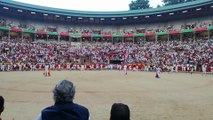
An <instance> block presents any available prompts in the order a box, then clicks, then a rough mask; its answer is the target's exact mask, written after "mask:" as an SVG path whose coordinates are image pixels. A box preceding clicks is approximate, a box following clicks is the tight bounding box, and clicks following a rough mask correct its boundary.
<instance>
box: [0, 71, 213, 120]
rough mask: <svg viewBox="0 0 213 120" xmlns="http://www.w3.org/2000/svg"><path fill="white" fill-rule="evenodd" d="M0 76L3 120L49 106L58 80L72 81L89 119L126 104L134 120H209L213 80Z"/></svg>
mask: <svg viewBox="0 0 213 120" xmlns="http://www.w3.org/2000/svg"><path fill="white" fill-rule="evenodd" d="M42 74H43V72H42V71H24V72H0V76H1V79H0V83H1V84H0V91H1V94H2V95H3V96H5V99H6V105H5V107H6V109H5V112H4V114H3V118H4V119H5V120H33V119H35V118H36V117H37V115H38V114H39V112H40V111H41V110H42V109H43V108H45V107H47V106H49V105H52V104H53V99H52V92H51V90H52V89H53V87H54V86H55V84H56V83H57V82H58V81H59V80H62V79H68V80H71V81H73V82H74V84H75V86H76V89H77V92H76V97H75V100H74V101H75V102H76V103H79V104H83V105H85V106H86V107H88V109H89V111H90V116H91V120H108V119H109V115H110V108H111V105H112V104H113V103H115V102H123V103H126V104H128V105H129V107H130V110H131V119H132V120H157V119H160V120H211V119H212V118H213V102H212V100H213V94H212V91H213V79H212V78H213V76H212V75H210V74H207V75H202V74H197V73H195V74H190V73H170V74H169V73H167V72H164V73H162V74H161V78H160V79H156V78H155V77H154V76H155V73H154V72H139V71H128V75H124V73H123V71H117V70H113V71H52V72H51V74H52V76H51V77H44V76H43V75H42Z"/></svg>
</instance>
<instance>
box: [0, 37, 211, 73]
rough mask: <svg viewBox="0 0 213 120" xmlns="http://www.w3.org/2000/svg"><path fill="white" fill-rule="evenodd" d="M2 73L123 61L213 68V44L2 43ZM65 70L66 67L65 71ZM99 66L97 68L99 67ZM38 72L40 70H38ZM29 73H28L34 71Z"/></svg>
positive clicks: (6, 41)
mask: <svg viewBox="0 0 213 120" xmlns="http://www.w3.org/2000/svg"><path fill="white" fill-rule="evenodd" d="M0 48H1V49H0V53H1V54H0V69H1V70H2V71H5V70H6V66H7V67H8V68H10V70H17V69H16V68H17V67H19V69H18V70H23V69H20V68H21V67H20V66H23V64H24V66H25V68H26V66H28V68H31V69H32V68H34V67H36V66H40V68H41V66H42V65H45V64H47V63H48V64H49V65H50V66H52V67H51V69H57V68H58V67H59V66H61V68H63V69H64V68H66V69H71V65H73V64H78V65H80V64H86V63H89V64H99V65H100V64H103V65H104V66H107V65H109V64H110V63H111V61H116V60H120V61H123V62H124V63H125V64H143V66H146V67H150V66H161V67H166V68H167V67H169V66H182V68H184V67H185V68H188V67H189V66H190V67H191V68H192V66H193V68H195V70H196V69H199V68H201V66H202V65H206V66H208V68H210V67H212V66H213V54H212V53H213V42H212V40H209V41H202V42H201V41H200V40H198V41H193V42H190V41H185V42H182V41H157V42H156V41H155V42H144V43H143V44H141V45H138V44H132V43H115V44H113V43H105V44H104V43H102V44H96V43H93V44H89V43H82V44H80V45H77V44H76V45H74V44H73V45H72V44H70V43H69V42H60V43H57V42H50V43H48V44H46V43H39V42H31V41H25V42H23V41H22V42H21V41H20V40H16V39H13V40H12V41H10V42H8V40H2V41H0ZM62 66H66V67H62ZM96 66H98V65H96ZM36 68H37V67H36ZM31 69H26V70H31Z"/></svg>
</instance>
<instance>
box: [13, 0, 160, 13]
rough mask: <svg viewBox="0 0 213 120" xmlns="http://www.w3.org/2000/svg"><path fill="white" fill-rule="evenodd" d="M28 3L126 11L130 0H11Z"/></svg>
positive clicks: (156, 1) (152, 2)
mask: <svg viewBox="0 0 213 120" xmlns="http://www.w3.org/2000/svg"><path fill="white" fill-rule="evenodd" d="M13 1H18V2H24V3H29V4H35V5H41V6H47V7H54V8H63V9H70V10H81V11H126V10H129V3H131V1H132V0H13ZM161 1H162V0H150V2H149V3H150V6H151V7H156V6H157V5H158V4H160V5H161V4H162V2H161Z"/></svg>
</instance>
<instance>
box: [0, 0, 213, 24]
mask: <svg viewBox="0 0 213 120" xmlns="http://www.w3.org/2000/svg"><path fill="white" fill-rule="evenodd" d="M0 9H3V10H1V11H0V13H1V14H3V15H7V16H14V17H16V16H21V17H24V18H25V17H26V18H32V19H35V18H36V19H46V20H53V21H64V22H72V23H80V24H82V23H85V24H88V23H94V24H96V23H97V24H138V23H147V22H160V21H168V20H175V19H183V18H192V17H201V15H202V16H207V15H211V14H212V13H213V12H212V11H213V10H211V9H213V0H198V1H193V2H187V3H183V4H177V5H171V6H166V7H160V8H152V9H143V10H131V11H116V12H99V11H77V10H66V9H59V8H50V7H44V6H37V5H31V4H25V3H21V2H16V1H11V0H1V1H0ZM159 18H160V19H159Z"/></svg>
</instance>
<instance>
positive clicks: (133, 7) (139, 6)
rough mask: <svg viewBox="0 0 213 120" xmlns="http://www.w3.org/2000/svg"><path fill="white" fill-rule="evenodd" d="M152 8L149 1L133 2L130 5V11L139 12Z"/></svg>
mask: <svg viewBox="0 0 213 120" xmlns="http://www.w3.org/2000/svg"><path fill="white" fill-rule="evenodd" d="M147 8H150V5H149V0H133V1H132V2H131V3H130V4H129V9H130V10H139V9H147Z"/></svg>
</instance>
